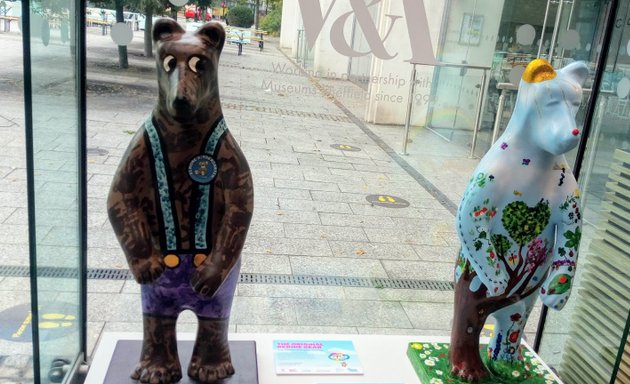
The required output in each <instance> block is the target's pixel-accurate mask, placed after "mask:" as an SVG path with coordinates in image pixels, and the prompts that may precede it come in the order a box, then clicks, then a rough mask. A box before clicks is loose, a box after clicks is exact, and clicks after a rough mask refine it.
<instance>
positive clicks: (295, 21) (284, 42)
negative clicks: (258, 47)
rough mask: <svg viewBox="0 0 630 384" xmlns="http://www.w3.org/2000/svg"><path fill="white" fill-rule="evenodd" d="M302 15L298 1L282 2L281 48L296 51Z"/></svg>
mask: <svg viewBox="0 0 630 384" xmlns="http://www.w3.org/2000/svg"><path fill="white" fill-rule="evenodd" d="M301 23H302V15H301V14H300V7H299V6H298V0H284V1H283V2H282V25H281V26H280V48H284V49H295V47H296V45H297V30H298V29H300V28H301V25H302V24H301Z"/></svg>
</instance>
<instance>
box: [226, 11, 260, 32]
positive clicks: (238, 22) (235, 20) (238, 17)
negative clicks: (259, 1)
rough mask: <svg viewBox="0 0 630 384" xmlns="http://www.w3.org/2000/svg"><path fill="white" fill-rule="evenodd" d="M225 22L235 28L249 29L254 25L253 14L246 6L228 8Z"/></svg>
mask: <svg viewBox="0 0 630 384" xmlns="http://www.w3.org/2000/svg"><path fill="white" fill-rule="evenodd" d="M227 21H228V24H229V25H233V26H235V27H241V28H249V27H251V26H252V24H253V23H254V12H253V11H252V10H251V8H249V7H248V6H247V5H237V6H236V7H233V8H230V11H229V12H228V14H227Z"/></svg>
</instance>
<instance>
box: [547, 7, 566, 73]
mask: <svg viewBox="0 0 630 384" xmlns="http://www.w3.org/2000/svg"><path fill="white" fill-rule="evenodd" d="M563 5H564V0H560V2H559V3H558V13H556V24H555V25H554V26H553V35H551V42H550V43H549V62H550V63H551V64H552V65H553V48H554V46H555V45H556V40H557V39H558V29H560V28H559V27H560V18H561V17H562V6H563Z"/></svg>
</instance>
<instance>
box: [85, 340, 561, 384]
mask: <svg viewBox="0 0 630 384" xmlns="http://www.w3.org/2000/svg"><path fill="white" fill-rule="evenodd" d="M194 338H195V335H194V334H192V333H180V334H178V335H177V339H178V340H179V342H180V343H186V342H187V341H190V342H192V340H194ZM229 339H230V342H233V341H254V342H255V343H256V361H255V364H256V365H257V368H258V383H259V384H414V383H420V379H418V375H417V374H416V372H415V370H414V368H413V366H412V365H411V362H410V361H409V358H408V357H407V348H408V346H409V343H412V342H422V343H445V342H448V341H449V338H448V337H435V336H427V337H422V336H390V335H356V334H354V335H347V334H344V335H330V334H326V335H322V334H271V333H269V334H260V333H256V334H247V333H234V334H230V335H229ZM278 339H291V340H351V341H352V342H353V343H354V346H355V348H356V351H357V354H358V356H359V359H360V360H361V364H362V365H363V369H364V374H363V375H348V376H342V375H276V373H275V367H274V356H273V341H274V340H278ZM482 339H483V338H482ZM127 340H130V341H135V342H137V343H141V342H142V334H141V333H110V332H105V333H103V335H102V337H101V341H100V343H99V345H98V348H97V350H96V352H95V353H94V358H93V360H92V364H91V366H90V371H89V373H88V376H87V378H86V381H85V382H86V383H95V384H97V383H107V382H106V381H105V378H106V376H107V373H108V370H109V369H110V366H111V367H112V368H114V369H116V370H118V371H122V373H123V374H124V376H125V377H126V378H128V375H129V373H130V372H131V370H132V368H133V366H134V365H135V363H136V361H137V359H138V356H139V351H138V353H136V354H135V355H133V356H129V355H126V356H127V357H124V358H123V359H127V360H125V361H124V364H125V365H124V366H122V362H121V363H118V362H116V361H120V360H116V359H117V357H116V356H115V355H116V354H117V353H119V352H117V351H116V349H117V348H116V347H117V345H118V343H119V342H120V341H127ZM483 341H484V340H482V342H483ZM485 342H487V340H486V341H485ZM178 345H179V344H178ZM523 345H524V347H525V348H527V349H528V351H529V352H530V353H532V354H533V355H534V356H536V355H535V354H534V352H533V351H532V350H531V349H530V347H529V345H527V344H523ZM182 351H183V350H182ZM182 351H180V353H181V354H183V353H182ZM536 358H538V356H536ZM235 360H236V357H235ZM118 364H121V366H117V365H118ZM187 364H188V360H186V359H185V358H184V359H183V360H182V368H183V370H184V372H185V369H186V367H187ZM236 364H238V363H236ZM543 366H544V368H545V369H546V370H549V368H548V367H547V366H546V365H544V364H543ZM236 370H237V371H238V370H239V367H238V365H237V366H236ZM549 371H550V370H549ZM184 375H185V374H184ZM186 379H187V378H186ZM554 379H555V380H556V381H557V383H560V380H558V379H557V377H555V375H554ZM129 382H132V383H133V381H129ZM185 382H186V381H183V380H182V381H181V383H185ZM119 383H126V381H120V382H119ZM230 384H232V383H230ZM248 384H249V383H248ZM423 384H429V383H428V382H427V383H423Z"/></svg>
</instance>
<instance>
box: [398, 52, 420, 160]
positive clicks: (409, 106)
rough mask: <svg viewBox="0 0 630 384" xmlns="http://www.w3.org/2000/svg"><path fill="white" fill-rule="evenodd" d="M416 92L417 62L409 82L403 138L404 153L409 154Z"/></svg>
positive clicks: (412, 69)
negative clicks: (412, 112)
mask: <svg viewBox="0 0 630 384" xmlns="http://www.w3.org/2000/svg"><path fill="white" fill-rule="evenodd" d="M415 92H416V64H413V65H412V67H411V83H410V84H409V99H408V100H407V116H406V117H405V137H404V138H403V145H402V153H401V154H402V155H408V153H407V142H408V141H409V126H410V124H411V110H412V108H413V95H414V94H415Z"/></svg>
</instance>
